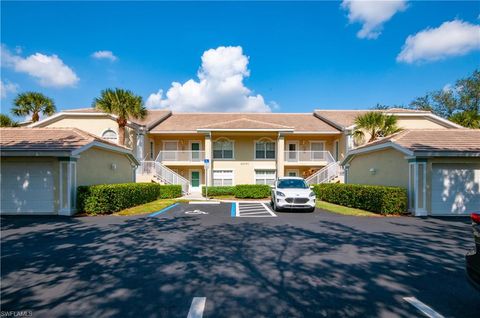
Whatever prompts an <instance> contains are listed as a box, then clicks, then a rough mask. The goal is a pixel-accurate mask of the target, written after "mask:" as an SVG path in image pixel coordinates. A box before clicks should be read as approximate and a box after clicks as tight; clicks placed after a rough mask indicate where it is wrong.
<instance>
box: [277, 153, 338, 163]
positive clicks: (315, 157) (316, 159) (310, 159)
mask: <svg viewBox="0 0 480 318" xmlns="http://www.w3.org/2000/svg"><path fill="white" fill-rule="evenodd" d="M284 160H285V165H311V164H315V165H326V164H328V163H330V162H334V161H335V159H333V157H332V154H331V153H330V151H314V150H297V151H285V157H284Z"/></svg>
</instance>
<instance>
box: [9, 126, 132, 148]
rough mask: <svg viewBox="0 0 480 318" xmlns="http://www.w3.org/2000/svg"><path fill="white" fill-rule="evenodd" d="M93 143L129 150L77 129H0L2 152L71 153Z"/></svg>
mask: <svg viewBox="0 0 480 318" xmlns="http://www.w3.org/2000/svg"><path fill="white" fill-rule="evenodd" d="M94 141H98V142H101V143H104V144H107V145H112V146H115V147H120V148H124V149H127V150H130V149H128V148H126V147H124V146H120V145H118V144H115V143H112V142H109V141H107V140H105V139H102V138H100V137H97V136H95V135H92V134H89V133H87V132H85V131H83V130H80V129H77V128H0V148H1V150H2V151H49V152H62V151H73V150H76V149H79V148H81V147H83V146H86V145H88V144H90V143H92V142H94Z"/></svg>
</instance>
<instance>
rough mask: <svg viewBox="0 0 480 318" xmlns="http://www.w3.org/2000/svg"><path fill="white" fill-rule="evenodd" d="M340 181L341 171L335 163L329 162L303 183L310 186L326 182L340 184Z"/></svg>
mask: <svg viewBox="0 0 480 318" xmlns="http://www.w3.org/2000/svg"><path fill="white" fill-rule="evenodd" d="M342 180H343V169H342V167H341V166H340V165H339V164H338V162H336V161H332V162H329V163H328V164H327V165H326V166H325V167H323V168H322V169H320V170H318V171H317V172H315V173H314V174H312V175H311V176H310V177H308V178H306V179H305V181H306V182H307V183H308V184H311V185H312V184H320V183H327V182H342Z"/></svg>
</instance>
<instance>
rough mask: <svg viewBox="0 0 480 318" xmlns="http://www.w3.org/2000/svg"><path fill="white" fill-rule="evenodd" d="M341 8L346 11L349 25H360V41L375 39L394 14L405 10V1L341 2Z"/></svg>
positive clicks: (360, 0) (358, 0) (347, 0)
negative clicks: (356, 23)
mask: <svg viewBox="0 0 480 318" xmlns="http://www.w3.org/2000/svg"><path fill="white" fill-rule="evenodd" d="M342 8H343V9H345V10H348V20H349V22H350V23H355V22H358V23H361V24H362V28H361V29H360V31H358V33H357V36H358V37H359V38H361V39H376V38H377V37H378V36H379V35H380V33H381V31H382V27H383V24H384V23H385V22H387V21H388V20H390V19H391V18H392V17H393V16H394V15H395V13H397V12H401V11H404V10H405V9H406V8H407V1H406V0H383V1H371V0H343V1H342Z"/></svg>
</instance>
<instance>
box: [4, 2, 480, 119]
mask: <svg viewBox="0 0 480 318" xmlns="http://www.w3.org/2000/svg"><path fill="white" fill-rule="evenodd" d="M399 2H400V4H399V5H398V6H396V7H395V8H385V10H386V11H387V12H386V13H385V12H381V11H382V10H384V9H381V10H380V11H378V15H377V16H368V12H369V11H368V10H367V11H365V10H364V11H362V10H363V9H362V8H355V7H353V6H349V5H348V4H347V3H345V4H344V5H343V6H342V4H341V3H340V2H299V3H297V2H209V3H205V2H201V3H186V2H176V3H171V2H142V3H132V2H119V3H113V2H84V3H71V2H61V3H59V2H54V3H50V2H35V3H26V2H2V4H1V6H2V12H1V18H2V21H1V42H2V60H3V62H2V74H1V79H2V99H1V103H2V112H3V113H8V112H9V108H10V106H11V103H12V100H13V98H14V97H15V95H16V93H18V92H22V91H26V90H34V91H40V92H43V93H44V94H46V95H48V96H50V97H52V98H53V99H54V100H55V102H56V104H57V108H59V109H70V108H79V107H89V106H90V105H91V102H92V100H93V98H94V97H96V96H98V94H99V92H100V90H102V89H104V88H108V87H122V88H128V89H130V90H132V91H134V92H135V93H137V94H139V95H141V96H142V97H144V99H145V101H147V100H148V101H149V102H148V104H149V107H155V108H162V107H168V108H172V109H174V110H181V111H185V110H192V111H218V110H220V111H221V110H227V111H232V110H246V111H256V110H272V111H276V112H309V111H312V110H313V109H315V108H322V109H348V108H351V109H359V108H370V107H373V106H374V105H375V104H376V103H382V104H389V105H393V104H408V103H409V102H410V101H411V100H412V99H413V98H414V97H416V96H420V95H423V94H424V93H425V92H427V91H430V90H434V89H439V88H442V87H444V86H445V85H447V84H450V83H453V82H454V81H455V80H456V79H458V78H461V77H464V76H467V75H469V74H470V73H471V72H472V71H473V70H474V69H475V68H478V67H479V63H480V51H479V49H480V35H479V33H478V32H477V31H478V30H479V29H478V28H479V27H478V25H479V23H480V19H479V15H480V5H479V3H478V2H474V1H469V2H445V1H440V2H433V1H424V2H411V1H410V2H403V1H399ZM385 10H384V11H385ZM388 10H390V13H389V12H388ZM365 12H367V13H365ZM392 12H393V14H392ZM362 14H363V15H362ZM365 14H367V16H366V15H365ZM389 15H391V16H389ZM372 21H373V22H372ZM379 21H380V23H379ZM446 22H452V24H448V25H447V24H445V25H443V24H444V23H446ZM368 23H370V25H371V24H372V23H373V25H374V27H373V31H372V30H368V28H369V27H368V25H369V24H368ZM455 23H456V24H455ZM454 24H455V25H454ZM365 25H367V27H365ZM362 27H364V28H365V29H367V30H366V33H367V35H365V34H359V31H360V30H361V29H362ZM449 28H450V29H451V28H460V30H461V31H462V32H463V31H465V32H466V37H467V38H468V36H470V37H471V36H472V34H473V37H474V38H473V41H472V40H471V38H470V40H469V41H468V42H469V43H470V44H469V43H458V41H456V40H455V39H451V40H448V39H447V38H448V36H449V34H452V32H450V33H449ZM455 30H456V29H455ZM422 31H435V32H437V31H438V32H437V33H435V34H436V35H437V38H438V36H440V38H441V39H442V41H443V39H447V40H445V43H443V42H442V43H439V44H438V42H439V41H437V40H436V39H437V38H436V37H435V34H434V32H427V34H424V35H425V36H423V37H417V38H414V39H412V41H413V40H415V41H414V42H412V43H410V45H411V46H412V47H411V48H410V51H409V52H407V53H409V54H410V55H408V54H407V55H408V57H404V58H403V60H401V59H400V60H399V58H398V56H399V54H400V52H401V51H402V47H404V45H405V43H406V40H407V37H408V36H415V35H416V34H417V33H419V32H422ZM450 31H451V30H450ZM472 31H473V33H472ZM441 32H445V36H443V33H441ZM469 32H470V33H469ZM364 33H365V32H364ZM417 40H418V41H417ZM421 41H427V42H426V43H427V44H425V43H423V42H422V43H420V42H421ZM428 41H431V42H430V43H432V44H428V43H429V42H428ZM440 42H441V41H440ZM472 42H473V44H471V43H472ZM437 44H438V45H439V47H438V48H436V50H437V51H435V48H433V49H432V50H433V51H429V49H427V50H426V51H425V49H423V51H422V47H424V46H425V45H427V47H428V48H431V47H434V46H435V45H437ZM422 45H423V46H422ZM455 45H457V46H458V47H455ZM452 46H453V47H452ZM219 47H227V48H226V49H225V50H220V49H218V48H219ZM229 47H233V48H229ZM238 47H240V48H238ZM210 49H211V51H210V53H209V54H204V52H206V51H208V50H210ZM98 51H110V52H112V54H113V56H114V57H116V60H115V61H112V60H111V59H108V58H100V59H98V58H94V57H92V54H93V53H94V52H98ZM445 52H450V53H448V54H446V53H445ZM37 53H39V54H41V56H40V55H35V54H37ZM6 54H8V56H7V55H6ZM202 55H203V56H204V57H205V61H204V62H205V64H203V68H202V69H203V71H200V73H201V74H200V75H201V76H203V80H204V81H205V83H203V84H202V83H201V82H202V80H201V79H199V78H198V76H197V75H198V74H197V73H198V72H199V68H200V67H201V66H202V60H201V58H202ZM407 55H405V56H407ZM244 56H248V60H247V59H246V58H244ZM33 57H36V58H37V59H34V58H33ZM42 57H43V58H45V59H46V60H45V61H44V62H45V63H46V64H45V65H44V64H42V63H39V62H38V59H40V60H41V58H42ZM5 61H6V62H5ZM246 61H247V62H248V65H246V64H245V62H246ZM7 62H8V63H7ZM30 62H32V63H33V64H32V63H30ZM36 62H38V63H36ZM222 63H226V64H222ZM229 63H230V64H229ZM242 63H243V64H242ZM43 67H45V69H42V68H43ZM225 69H227V70H228V71H227V73H226V74H225V72H224V70H225ZM49 72H53V74H50V73H49ZM58 72H60V73H58ZM189 80H191V82H190V83H188V85H184V84H185V82H187V81H189ZM172 82H178V83H179V84H178V85H177V87H176V88H174V89H172V90H171V96H170V97H169V96H167V92H168V91H169V89H171V86H172ZM225 87H227V88H228V89H227V90H229V91H228V92H227V93H225V89H224V88H225ZM159 90H162V91H163V92H162V94H158V92H159ZM156 93H157V95H154V94H156ZM151 95H152V96H151ZM149 97H150V98H149ZM247 104H248V105H247ZM222 105H223V106H222Z"/></svg>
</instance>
